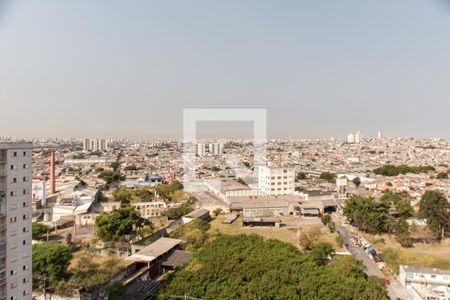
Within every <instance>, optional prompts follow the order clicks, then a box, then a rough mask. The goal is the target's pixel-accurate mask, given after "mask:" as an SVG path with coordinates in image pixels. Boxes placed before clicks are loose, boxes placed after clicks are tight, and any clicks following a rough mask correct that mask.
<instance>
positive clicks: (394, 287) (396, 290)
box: [333, 216, 411, 300]
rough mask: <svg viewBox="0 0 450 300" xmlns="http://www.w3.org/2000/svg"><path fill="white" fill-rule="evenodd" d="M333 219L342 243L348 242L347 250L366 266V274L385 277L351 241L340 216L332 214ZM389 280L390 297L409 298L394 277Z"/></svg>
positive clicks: (408, 299) (409, 299)
mask: <svg viewBox="0 0 450 300" xmlns="http://www.w3.org/2000/svg"><path fill="white" fill-rule="evenodd" d="M333 219H334V221H335V223H336V230H337V232H338V233H339V235H340V236H341V237H342V239H343V241H344V243H345V244H348V249H347V250H348V251H349V252H350V253H351V254H352V255H353V257H354V258H356V259H357V260H360V261H362V262H363V263H364V265H365V266H366V268H367V270H366V274H367V275H369V276H376V277H378V278H385V276H384V274H383V273H382V272H381V271H380V269H378V267H377V265H376V264H375V263H374V262H372V261H371V260H370V259H369V257H368V256H367V253H366V252H365V251H364V250H363V249H362V248H360V247H358V246H356V245H354V244H353V243H352V241H351V233H350V230H348V229H347V228H346V227H344V226H342V225H341V224H342V223H341V222H342V220H341V218H339V217H337V216H333ZM389 280H390V282H391V284H390V285H388V286H387V291H388V294H389V297H390V298H391V299H393V300H396V299H402V300H411V297H410V296H409V295H408V292H407V291H406V289H405V288H404V287H403V286H402V285H401V284H400V282H399V281H398V280H397V279H396V278H389Z"/></svg>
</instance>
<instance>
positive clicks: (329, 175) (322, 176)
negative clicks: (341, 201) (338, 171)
mask: <svg viewBox="0 0 450 300" xmlns="http://www.w3.org/2000/svg"><path fill="white" fill-rule="evenodd" d="M319 178H320V179H323V180H327V181H330V182H333V181H334V179H335V178H336V175H335V174H333V173H330V172H323V173H321V174H320V176H319Z"/></svg>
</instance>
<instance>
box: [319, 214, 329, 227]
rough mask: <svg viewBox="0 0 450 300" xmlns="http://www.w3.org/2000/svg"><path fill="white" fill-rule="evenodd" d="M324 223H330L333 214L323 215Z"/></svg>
mask: <svg viewBox="0 0 450 300" xmlns="http://www.w3.org/2000/svg"><path fill="white" fill-rule="evenodd" d="M320 219H321V220H322V223H323V225H328V223H330V222H331V216H330V215H323V216H322V217H321V218H320Z"/></svg>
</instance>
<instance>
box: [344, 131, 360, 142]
mask: <svg viewBox="0 0 450 300" xmlns="http://www.w3.org/2000/svg"><path fill="white" fill-rule="evenodd" d="M359 143H361V132H360V131H357V132H355V133H349V134H348V135H347V144H359Z"/></svg>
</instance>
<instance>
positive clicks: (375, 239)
mask: <svg viewBox="0 0 450 300" xmlns="http://www.w3.org/2000/svg"><path fill="white" fill-rule="evenodd" d="M366 237H367V239H368V240H369V241H370V242H371V243H372V244H374V246H375V248H376V249H377V250H379V251H380V252H382V253H383V254H384V258H385V260H386V263H387V264H388V266H389V268H390V269H391V270H392V271H395V272H396V271H397V269H398V265H411V266H417V267H433V268H440V269H450V239H447V240H445V241H444V242H443V243H441V244H439V243H432V244H423V243H416V244H414V247H412V248H403V247H402V246H400V244H398V243H397V241H396V240H395V238H394V237H393V236H389V235H387V234H386V235H381V236H370V235H366Z"/></svg>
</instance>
